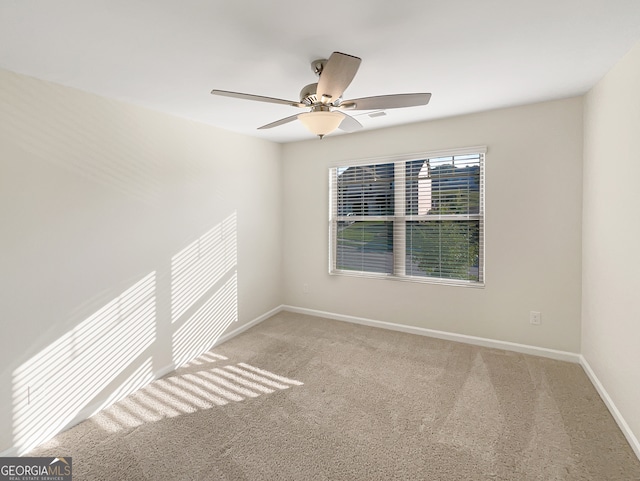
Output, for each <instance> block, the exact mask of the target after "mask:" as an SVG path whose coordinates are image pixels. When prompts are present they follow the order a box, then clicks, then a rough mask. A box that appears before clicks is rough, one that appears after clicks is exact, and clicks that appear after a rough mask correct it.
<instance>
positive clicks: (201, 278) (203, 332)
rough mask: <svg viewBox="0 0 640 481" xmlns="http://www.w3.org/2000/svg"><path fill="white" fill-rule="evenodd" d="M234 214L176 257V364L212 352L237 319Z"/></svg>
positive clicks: (173, 295) (173, 317)
mask: <svg viewBox="0 0 640 481" xmlns="http://www.w3.org/2000/svg"><path fill="white" fill-rule="evenodd" d="M236 242H237V225H236V213H235V212H234V213H233V214H231V215H230V216H229V217H227V218H226V219H224V220H223V221H222V222H220V223H219V224H217V225H216V226H215V227H213V228H212V229H210V230H209V231H207V232H206V233H205V234H203V235H202V236H201V237H200V238H198V239H197V240H196V241H195V242H193V243H191V244H190V245H188V246H187V247H186V248H184V249H183V250H182V251H180V252H179V253H178V254H176V255H175V256H173V258H172V259H171V322H172V324H173V325H174V331H173V334H172V349H173V365H174V366H175V367H180V366H182V365H183V364H184V363H186V362H189V361H191V360H192V359H193V358H194V357H196V356H198V355H200V354H202V353H203V352H205V351H207V350H209V349H210V348H211V346H213V345H214V343H215V341H216V340H217V339H218V338H219V337H220V336H221V335H222V333H223V332H224V331H225V330H226V329H227V328H228V327H229V325H230V324H231V323H232V322H234V321H236V320H237V319H238V279H237V272H236V264H237V247H236Z"/></svg>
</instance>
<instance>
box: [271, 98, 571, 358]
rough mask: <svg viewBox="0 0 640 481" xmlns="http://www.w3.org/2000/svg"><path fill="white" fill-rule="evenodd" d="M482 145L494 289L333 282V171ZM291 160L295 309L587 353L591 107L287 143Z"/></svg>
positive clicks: (288, 289)
mask: <svg viewBox="0 0 640 481" xmlns="http://www.w3.org/2000/svg"><path fill="white" fill-rule="evenodd" d="M475 145H486V146H487V148H488V152H487V157H486V159H487V160H486V186H487V187H486V287H485V288H483V289H474V288H463V287H451V286H438V285H433V284H422V283H409V282H399V281H393V280H381V279H360V278H353V277H344V276H330V275H329V274H328V273H327V271H328V260H327V257H328V242H327V239H328V222H327V220H328V192H327V190H328V166H329V165H330V164H332V163H334V162H335V161H342V160H344V161H345V162H348V161H349V160H350V159H362V158H368V157H379V156H385V155H393V154H402V153H413V152H420V151H430V150H441V149H450V148H458V147H468V146H475ZM283 159H284V166H283V169H284V172H283V181H284V184H283V187H284V198H283V202H284V206H283V215H284V217H283V219H284V251H283V252H284V255H283V265H284V290H283V292H284V300H285V303H286V304H288V305H292V306H296V307H303V308H309V309H318V310H323V311H329V312H334V313H338V314H345V315H351V316H357V317H364V318H369V319H375V320H380V321H386V322H393V323H400V324H406V325H410V326H418V327H423V328H429V329H437V330H443V331H448V332H454V333H462V334H466V335H473V336H480V337H486V338H491V339H497V340H504V341H511V342H516V343H523V344H529V345H534V346H540V347H546V348H553V349H560V350H565V351H570V352H579V350H580V302H581V299H580V292H581V287H580V285H581V267H580V264H581V240H580V236H581V212H582V211H581V206H582V204H581V202H582V199H581V191H582V99H580V98H573V99H568V100H561V101H554V102H546V103H540V104H535V105H529V106H524V107H518V108H511V109H505V110H496V111H491V112H485V113H481V114H476V115H468V116H462V117H455V118H449V119H444V120H438V121H433V122H426V123H420V124H413V125H408V126H402V127H398V128H391V129H384V130H377V131H375V130H374V131H367V132H363V133H358V134H351V135H349V136H335V137H328V138H325V139H323V140H315V139H314V140H309V141H305V142H298V143H292V144H286V145H284V146H283ZM304 283H307V284H308V285H309V293H304V292H303V284H304ZM531 310H537V311H541V312H542V324H541V325H540V326H533V325H531V324H530V323H529V311H531Z"/></svg>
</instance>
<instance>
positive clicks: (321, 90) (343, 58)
mask: <svg viewBox="0 0 640 481" xmlns="http://www.w3.org/2000/svg"><path fill="white" fill-rule="evenodd" d="M361 61H362V59H360V58H358V57H354V56H352V55H347V54H345V53H340V52H333V53H332V54H331V56H330V57H329V60H327V63H326V64H325V66H324V68H323V69H322V73H321V74H320V79H319V80H318V88H317V90H316V92H317V94H316V95H317V96H318V98H319V99H320V100H321V101H322V102H323V103H326V104H329V103H332V102H335V101H336V100H338V99H339V98H340V97H341V96H342V94H343V93H344V91H345V90H346V89H347V87H348V86H349V84H350V83H351V81H352V80H353V77H355V76H356V72H357V71H358V68H359V67H360V62H361Z"/></svg>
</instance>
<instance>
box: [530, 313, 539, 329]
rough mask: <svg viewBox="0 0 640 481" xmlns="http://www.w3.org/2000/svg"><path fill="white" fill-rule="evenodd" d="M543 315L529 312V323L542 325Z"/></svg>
mask: <svg viewBox="0 0 640 481" xmlns="http://www.w3.org/2000/svg"><path fill="white" fill-rule="evenodd" d="M541 317H542V315H541V314H540V313H539V312H538V311H531V312H529V322H530V323H531V324H534V325H536V326H539V325H540V321H541Z"/></svg>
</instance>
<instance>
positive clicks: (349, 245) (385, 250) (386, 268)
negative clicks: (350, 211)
mask: <svg viewBox="0 0 640 481" xmlns="http://www.w3.org/2000/svg"><path fill="white" fill-rule="evenodd" d="M336 244H337V248H336V268H337V269H340V270H349V271H360V272H382V273H386V274H391V273H392V272H393V222H374V221H371V222H338V223H337V243H336Z"/></svg>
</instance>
